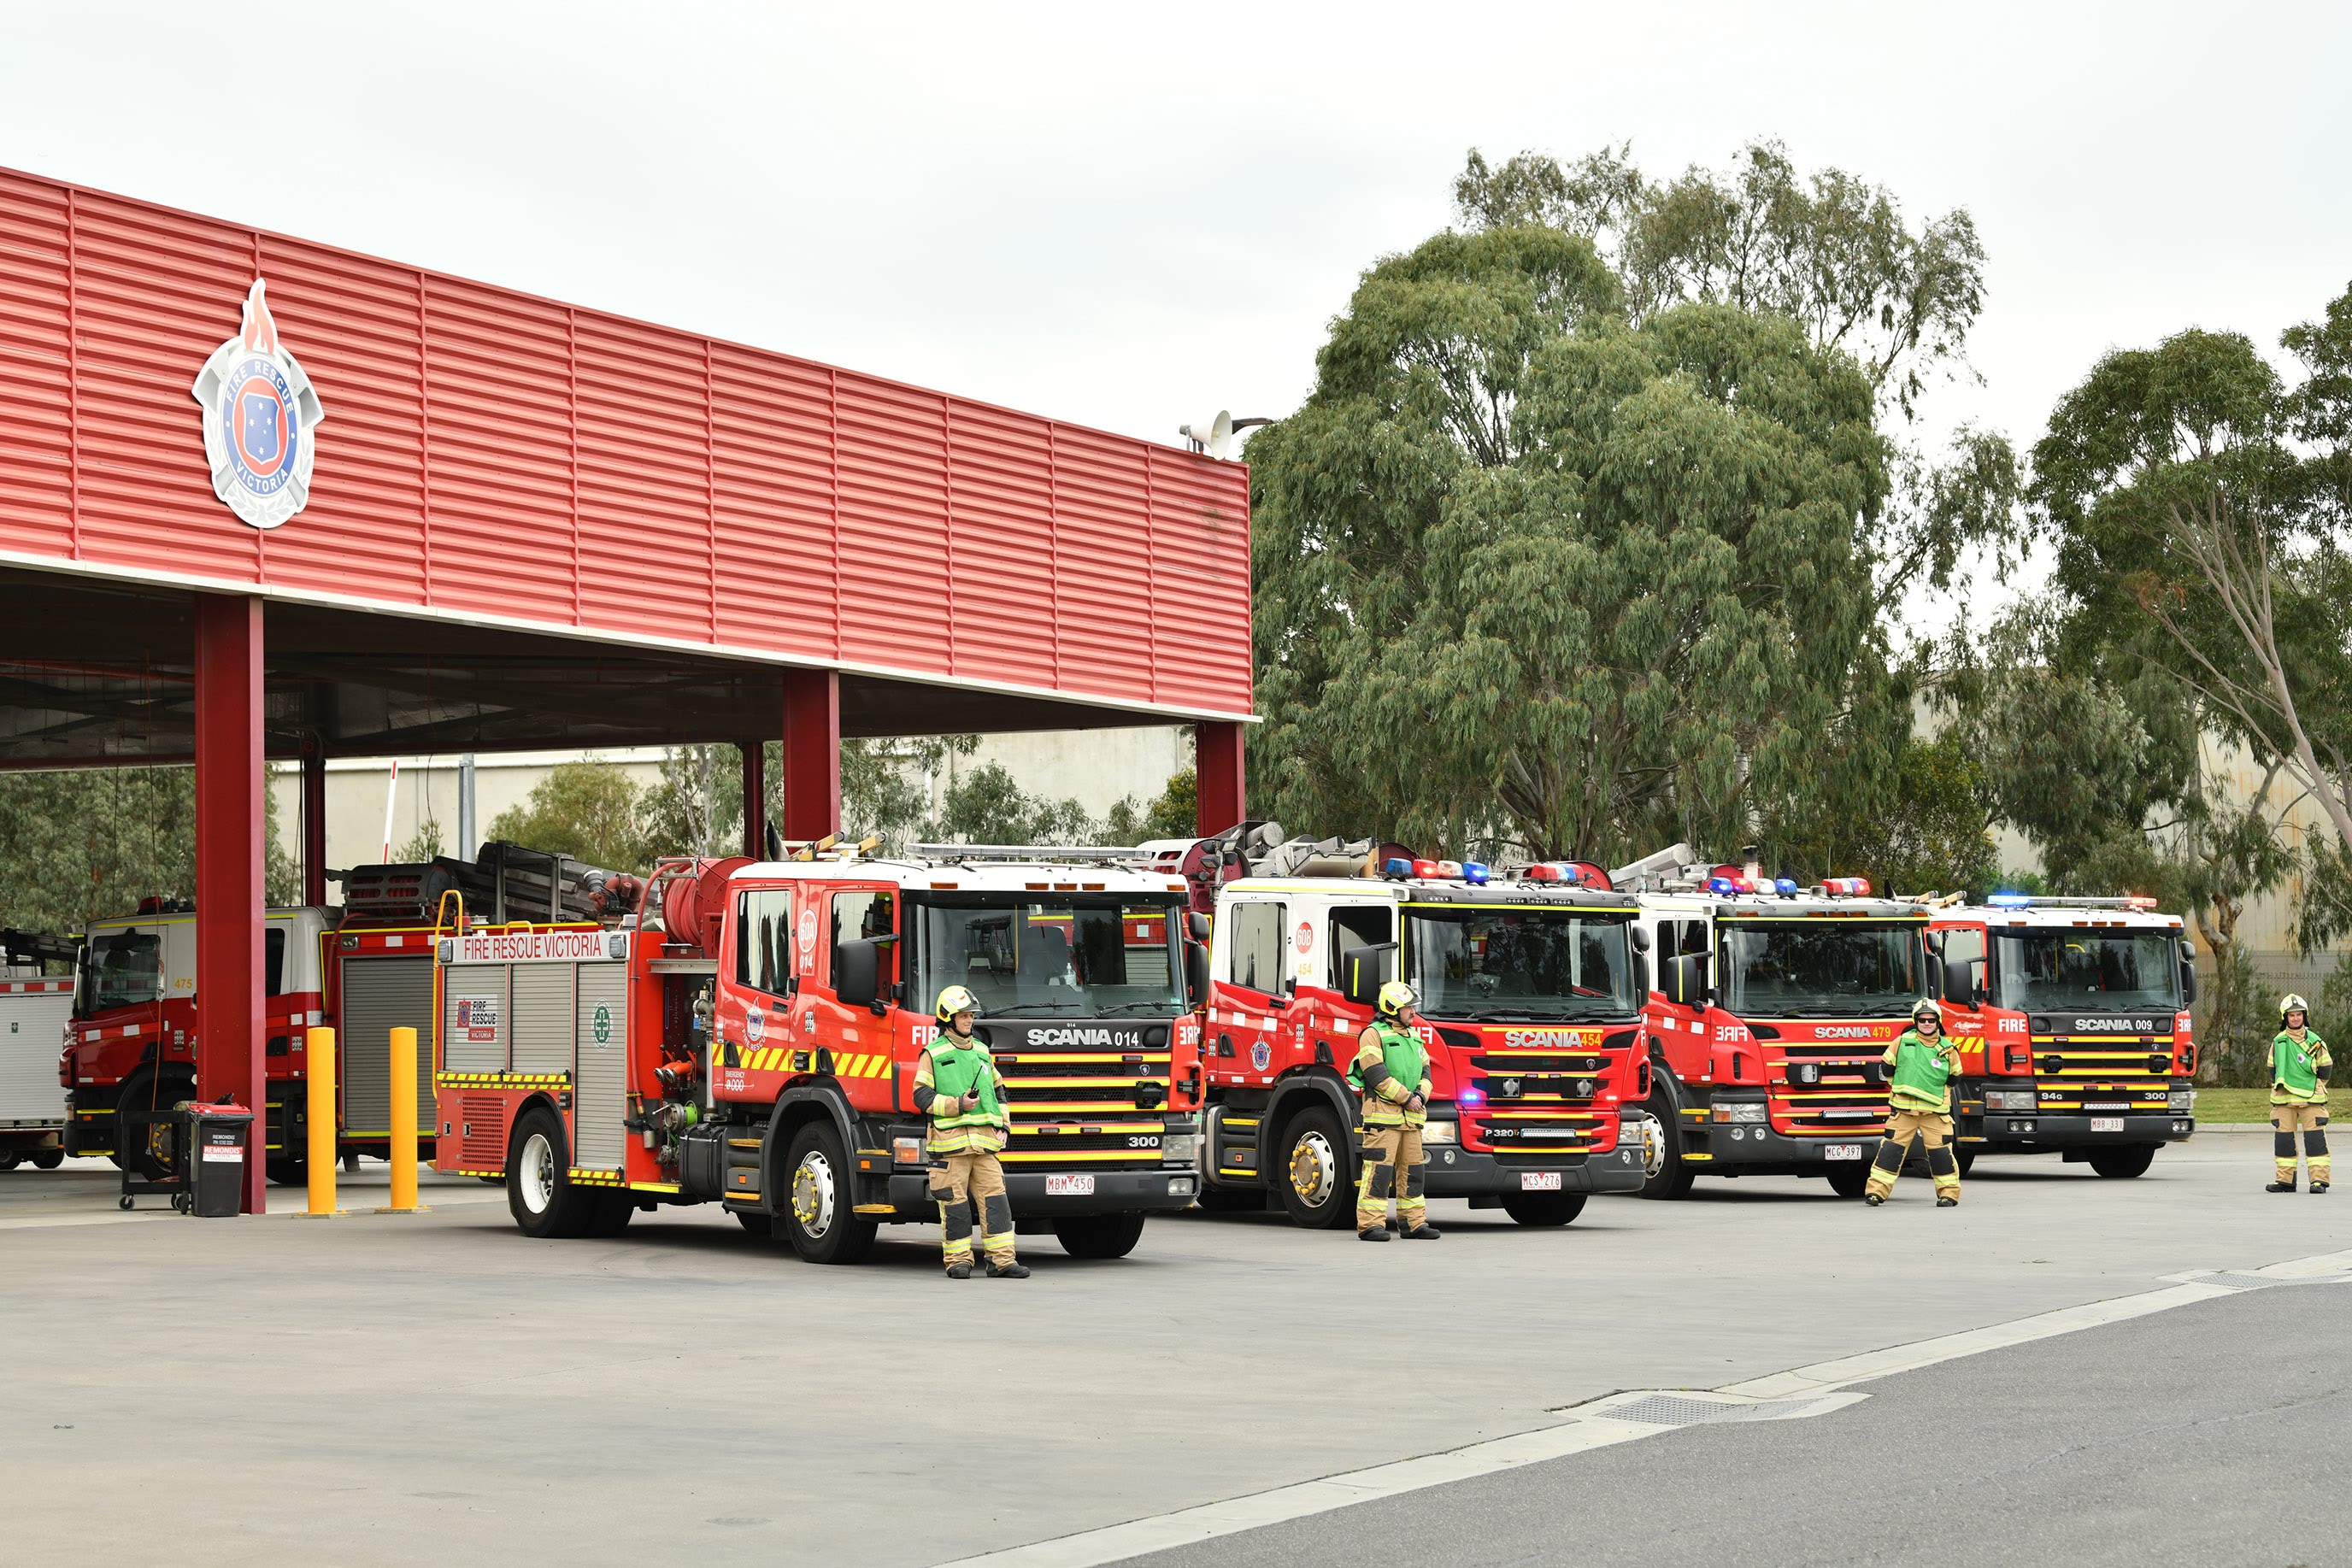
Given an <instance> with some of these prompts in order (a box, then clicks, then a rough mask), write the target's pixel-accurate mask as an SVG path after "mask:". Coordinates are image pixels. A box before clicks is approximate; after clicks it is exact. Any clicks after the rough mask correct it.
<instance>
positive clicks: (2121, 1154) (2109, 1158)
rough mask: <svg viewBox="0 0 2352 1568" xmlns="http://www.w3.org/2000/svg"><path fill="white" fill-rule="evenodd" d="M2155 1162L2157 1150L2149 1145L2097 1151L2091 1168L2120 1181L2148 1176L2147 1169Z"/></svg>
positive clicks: (2092, 1154) (2093, 1152)
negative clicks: (2130, 1177) (2129, 1177)
mask: <svg viewBox="0 0 2352 1568" xmlns="http://www.w3.org/2000/svg"><path fill="white" fill-rule="evenodd" d="M2155 1161H2156V1150H2155V1149H2154V1148H2152V1147H2151V1146H2149V1145H2147V1144H2139V1145H2135V1146H2133V1147H2131V1148H2127V1149H2095V1150H2093V1151H2092V1152H2091V1168H2092V1169H2093V1170H2095V1171H2096V1172H2098V1173H2099V1174H2100V1175H2101V1176H2114V1177H2116V1178H2117V1179H2118V1180H2120V1179H2123V1178H2125V1177H2128V1176H2146V1175H2147V1167H2148V1166H2150V1165H2153V1164H2154V1163H2155Z"/></svg>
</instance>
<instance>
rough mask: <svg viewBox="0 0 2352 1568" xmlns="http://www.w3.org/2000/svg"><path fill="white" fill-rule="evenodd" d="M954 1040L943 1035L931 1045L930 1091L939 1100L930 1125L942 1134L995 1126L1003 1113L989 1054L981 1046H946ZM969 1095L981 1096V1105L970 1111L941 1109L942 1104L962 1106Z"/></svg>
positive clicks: (936, 1102)
mask: <svg viewBox="0 0 2352 1568" xmlns="http://www.w3.org/2000/svg"><path fill="white" fill-rule="evenodd" d="M954 1038H955V1037H954V1036H953V1035H950V1034H941V1035H940V1038H939V1039H938V1040H933V1041H932V1042H931V1088H932V1090H933V1092H936V1093H937V1094H938V1096H939V1098H938V1099H936V1100H933V1101H932V1102H931V1124H932V1125H933V1126H935V1127H938V1128H940V1129H941V1130H942V1131H944V1130H946V1129H947V1128H950V1127H987V1126H993V1125H995V1124H996V1122H997V1119H998V1116H999V1114H1000V1113H999V1111H998V1108H997V1103H996V1074H995V1072H994V1071H992V1069H991V1068H990V1065H989V1059H988V1052H987V1051H983V1050H982V1049H981V1048H980V1047H979V1046H978V1045H963V1046H957V1045H950V1044H949V1043H947V1042H948V1041H950V1040H953V1039H954ZM967 1094H978V1095H979V1096H980V1103H979V1104H977V1105H975V1106H973V1107H972V1108H971V1110H969V1111H947V1112H942V1111H941V1110H940V1106H941V1104H943V1103H946V1104H954V1103H961V1101H962V1099H963V1097H964V1096H965V1095H967Z"/></svg>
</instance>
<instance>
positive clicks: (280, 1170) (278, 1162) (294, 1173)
mask: <svg viewBox="0 0 2352 1568" xmlns="http://www.w3.org/2000/svg"><path fill="white" fill-rule="evenodd" d="M262 1168H263V1169H264V1170H266V1171H268V1173H269V1179H270V1180H271V1181H273V1182H275V1183H277V1184H278V1186H309V1185H310V1163H309V1162H308V1161H306V1160H299V1159H296V1158H294V1157H293V1156H292V1155H279V1156H278V1157H277V1158H274V1159H271V1160H268V1161H266V1162H265V1163H264V1165H263V1166H262Z"/></svg>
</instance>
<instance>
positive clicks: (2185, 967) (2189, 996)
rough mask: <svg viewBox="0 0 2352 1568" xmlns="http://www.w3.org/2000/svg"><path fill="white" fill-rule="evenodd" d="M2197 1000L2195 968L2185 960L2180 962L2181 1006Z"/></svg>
mask: <svg viewBox="0 0 2352 1568" xmlns="http://www.w3.org/2000/svg"><path fill="white" fill-rule="evenodd" d="M2196 999H2197V966H2196V965H2195V964H2194V963H2192V962H2190V961H2189V959H2187V958H2183V959H2182V960H2181V961H2180V1000H2181V1003H2182V1005H2183V1006H2186V1005H2187V1004H2189V1003H2190V1002H2193V1001H2195V1000H2196Z"/></svg>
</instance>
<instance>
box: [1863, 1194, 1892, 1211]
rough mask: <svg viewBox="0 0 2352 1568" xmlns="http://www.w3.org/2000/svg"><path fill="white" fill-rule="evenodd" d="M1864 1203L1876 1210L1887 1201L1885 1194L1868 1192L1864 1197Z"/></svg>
mask: <svg viewBox="0 0 2352 1568" xmlns="http://www.w3.org/2000/svg"><path fill="white" fill-rule="evenodd" d="M1862 1201H1863V1202H1864V1203H1866V1204H1868V1205H1870V1207H1873V1208H1876V1207H1878V1206H1879V1205H1880V1204H1882V1203H1885V1201H1886V1195H1885V1193H1883V1192H1866V1193H1864V1194H1863V1195H1862Z"/></svg>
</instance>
